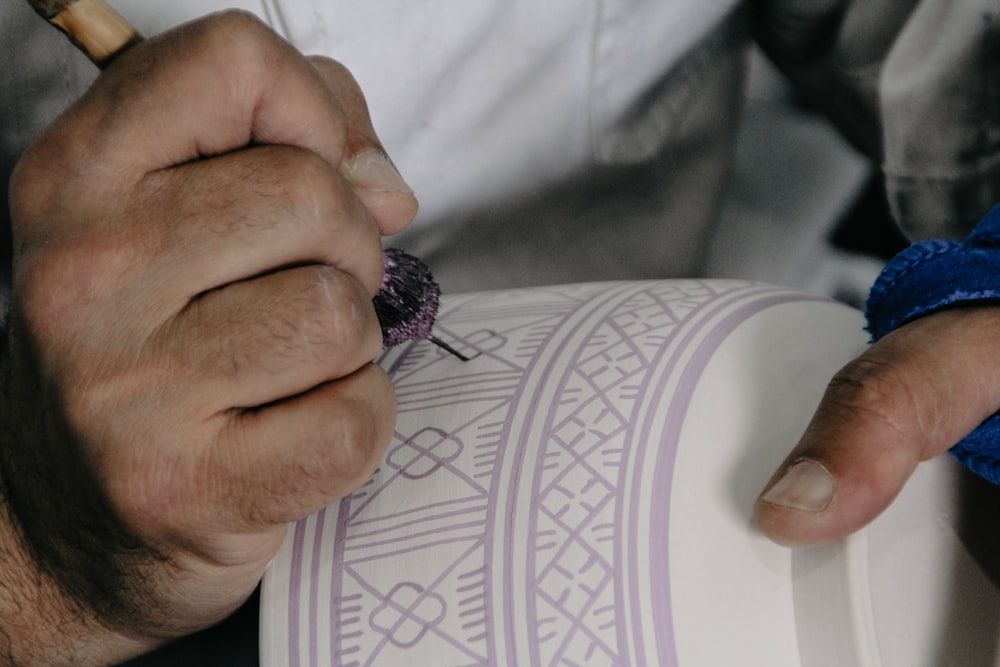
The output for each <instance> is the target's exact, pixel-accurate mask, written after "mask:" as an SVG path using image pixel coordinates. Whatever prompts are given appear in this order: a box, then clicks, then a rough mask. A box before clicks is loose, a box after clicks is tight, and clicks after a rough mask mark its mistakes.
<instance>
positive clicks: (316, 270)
mask: <svg viewBox="0 0 1000 667" xmlns="http://www.w3.org/2000/svg"><path fill="white" fill-rule="evenodd" d="M305 270H306V272H307V278H308V279H307V280H305V281H304V283H303V287H302V289H301V293H300V294H299V297H298V299H297V300H298V301H299V303H300V304H301V307H300V308H299V309H298V310H299V312H300V313H301V316H300V318H299V324H298V328H299V330H300V331H301V336H302V338H303V339H304V340H306V341H308V342H310V343H311V344H313V345H315V346H317V348H318V349H319V350H320V351H321V352H322V353H324V354H328V353H332V352H335V351H337V350H342V349H344V348H350V347H354V346H357V345H358V343H359V342H360V341H363V340H364V339H365V338H368V337H370V336H371V334H372V333H373V331H372V325H373V319H374V308H373V306H372V304H371V300H370V299H369V298H368V296H367V294H365V293H364V292H363V291H362V290H361V289H360V286H359V285H358V283H357V281H356V280H354V279H352V278H350V277H349V276H347V275H346V274H344V273H342V272H340V271H337V270H336V269H334V268H331V267H329V266H322V265H316V266H310V267H307V268H306V269H305Z"/></svg>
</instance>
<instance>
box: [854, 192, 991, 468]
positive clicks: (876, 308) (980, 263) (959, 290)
mask: <svg viewBox="0 0 1000 667" xmlns="http://www.w3.org/2000/svg"><path fill="white" fill-rule="evenodd" d="M998 299H1000V206H996V207H994V208H993V210H992V211H990V212H989V213H988V214H987V215H986V217H985V218H983V220H982V221H981V222H980V223H979V225H978V226H977V227H976V228H975V229H974V230H973V232H972V234H970V235H969V237H968V238H967V239H966V240H965V241H964V242H963V243H955V242H952V241H936V240H935V241H922V242H920V243H914V244H913V245H911V246H910V247H909V248H907V249H906V250H904V251H903V252H901V253H899V254H898V255H896V257H895V258H893V260H892V261H891V262H890V263H889V264H888V265H887V266H886V267H885V269H884V270H883V271H882V274H881V275H880V276H879V278H878V280H877V281H875V285H874V286H873V287H872V290H871V294H870V295H869V296H868V304H867V313H866V315H867V318H868V331H869V332H870V333H871V335H872V342H875V341H877V340H879V339H880V338H882V337H883V336H885V335H886V334H888V333H889V332H890V331H892V330H893V329H896V328H898V327H899V326H901V325H903V324H906V323H907V322H909V321H911V320H914V319H916V318H918V317H921V316H923V315H928V314H930V313H933V312H935V311H938V310H941V309H942V308H946V307H953V306H959V305H963V304H970V305H971V302H983V301H990V300H998ZM951 453H952V455H953V456H954V457H955V458H956V459H958V460H959V461H961V462H962V463H963V464H964V465H965V466H966V467H968V468H969V469H970V470H972V471H973V472H975V473H977V474H979V475H981V476H982V477H985V478H986V479H988V480H990V481H991V482H993V483H994V484H1000V413H997V414H994V415H993V416H992V417H990V418H989V419H987V420H986V421H985V422H983V423H982V424H980V425H979V427H977V428H976V430H974V431H973V432H972V433H970V434H969V435H968V436H966V437H965V439H963V440H962V441H961V442H959V443H958V444H957V445H955V446H954V447H953V448H952V449H951Z"/></svg>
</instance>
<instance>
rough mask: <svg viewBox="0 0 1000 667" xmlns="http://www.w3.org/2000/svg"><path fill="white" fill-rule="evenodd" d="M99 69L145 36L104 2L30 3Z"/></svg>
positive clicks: (43, 0) (59, 0)
mask: <svg viewBox="0 0 1000 667" xmlns="http://www.w3.org/2000/svg"><path fill="white" fill-rule="evenodd" d="M28 3H29V4H30V5H31V6H32V7H33V8H34V10H35V11H36V12H38V13H39V14H40V15H41V16H42V17H43V18H44V19H45V20H46V21H48V22H49V23H51V24H52V25H54V26H55V27H57V28H59V30H61V31H62V32H63V33H65V34H66V36H67V37H69V38H70V40H71V41H72V42H73V43H74V44H76V46H77V47H78V48H79V49H80V50H81V51H83V52H84V53H85V54H87V57H88V58H90V59H91V60H92V61H94V64H95V65H97V66H98V67H101V68H103V67H105V66H106V65H107V64H108V63H110V62H111V61H112V60H114V58H115V56H117V55H118V54H120V53H121V52H122V51H124V50H125V49H127V48H128V47H130V46H132V45H133V44H135V43H137V42H141V41H142V35H141V34H139V31H138V30H136V29H135V28H134V27H132V25H131V24H130V23H129V22H128V21H126V20H125V19H124V18H123V17H122V15H121V14H119V13H118V12H117V11H115V10H114V8H112V7H111V6H110V5H108V3H107V2H105V1H104V0H28Z"/></svg>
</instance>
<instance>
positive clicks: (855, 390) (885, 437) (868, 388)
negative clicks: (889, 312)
mask: <svg viewBox="0 0 1000 667" xmlns="http://www.w3.org/2000/svg"><path fill="white" fill-rule="evenodd" d="M998 331H1000V309H997V308H993V307H979V308H960V309H953V310H946V311H942V312H939V313H936V314H934V315H929V316H927V317H924V318H922V319H919V320H916V321H914V322H911V323H909V324H906V325H904V326H903V327H901V328H899V329H898V330H896V331H894V332H892V333H890V334H889V335H887V336H886V337H885V338H883V339H882V340H880V341H879V342H878V343H876V344H874V345H873V346H872V347H870V348H869V349H868V350H867V351H866V352H865V353H864V354H862V355H861V356H860V357H859V358H858V359H856V360H855V361H853V362H851V363H850V364H848V365H847V366H846V367H845V368H844V369H843V370H842V371H841V372H840V373H838V374H837V376H836V377H835V378H834V379H833V381H832V382H831V384H830V386H829V388H828V389H827V392H826V395H825V396H824V397H823V401H822V403H821V404H820V407H819V409H818V410H817V413H816V415H815V417H813V420H812V422H811V423H810V425H809V427H808V428H807V429H806V432H805V435H804V436H803V437H802V440H801V441H800V442H799V443H798V445H797V446H796V447H795V448H794V449H793V450H792V452H791V454H789V456H788V458H787V459H785V462H784V463H783V464H782V465H781V467H780V468H779V469H778V471H777V473H775V476H774V477H773V478H772V479H771V481H770V482H769V483H768V485H767V487H766V488H765V491H764V493H763V494H762V495H761V497H760V499H759V500H758V501H757V505H756V508H755V518H756V521H757V524H758V525H759V526H760V527H761V528H762V529H763V530H764V532H765V533H767V534H768V535H769V536H770V537H771V538H772V539H774V540H775V541H777V542H780V543H782V544H788V545H793V546H804V545H812V544H820V543H823V542H827V541H830V540H833V539H836V538H839V537H842V536H844V535H847V534H848V533H851V532H853V531H855V530H858V529H859V528H861V527H862V526H864V525H865V524H867V523H868V522H869V521H871V520H872V519H874V518H875V517H876V516H877V515H878V514H879V513H880V512H881V511H882V510H883V509H885V508H886V507H887V506H888V505H889V503H891V502H892V500H893V499H894V498H895V497H896V495H897V494H898V493H899V491H900V489H902V487H903V485H904V484H905V483H906V480H907V479H908V478H909V477H910V475H911V473H912V472H913V470H914V468H915V467H916V465H917V463H918V462H920V461H923V460H925V459H928V458H931V457H933V456H936V455H937V454H940V453H942V452H944V451H945V450H947V449H949V448H950V447H951V446H953V445H954V444H955V443H957V442H958V441H959V440H961V439H962V438H963V437H965V436H966V435H967V434H968V433H969V432H971V431H972V430H973V429H974V428H975V427H976V426H978V425H979V424H980V423H981V422H982V421H983V420H985V419H986V418H987V417H989V416H990V415H991V414H993V413H994V412H996V411H997V409H998V408H1000V362H998V361H997V351H996V347H997V332H998Z"/></svg>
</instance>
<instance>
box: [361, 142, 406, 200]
mask: <svg viewBox="0 0 1000 667" xmlns="http://www.w3.org/2000/svg"><path fill="white" fill-rule="evenodd" d="M344 170H345V172H346V173H347V177H348V178H349V179H351V182H352V183H354V185H355V187H357V188H359V189H361V190H377V191H379V192H404V193H407V194H413V189H412V188H411V187H410V186H409V185H407V184H406V181H404V180H403V177H402V176H400V175H399V172H398V171H396V167H394V166H393V164H392V162H390V161H389V158H388V157H386V156H385V154H384V153H383V152H382V151H380V150H378V149H377V148H369V149H368V150H365V151H362V152H360V153H358V154H357V155H355V156H354V157H353V158H351V159H350V160H348V161H346V162H345V163H344Z"/></svg>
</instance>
